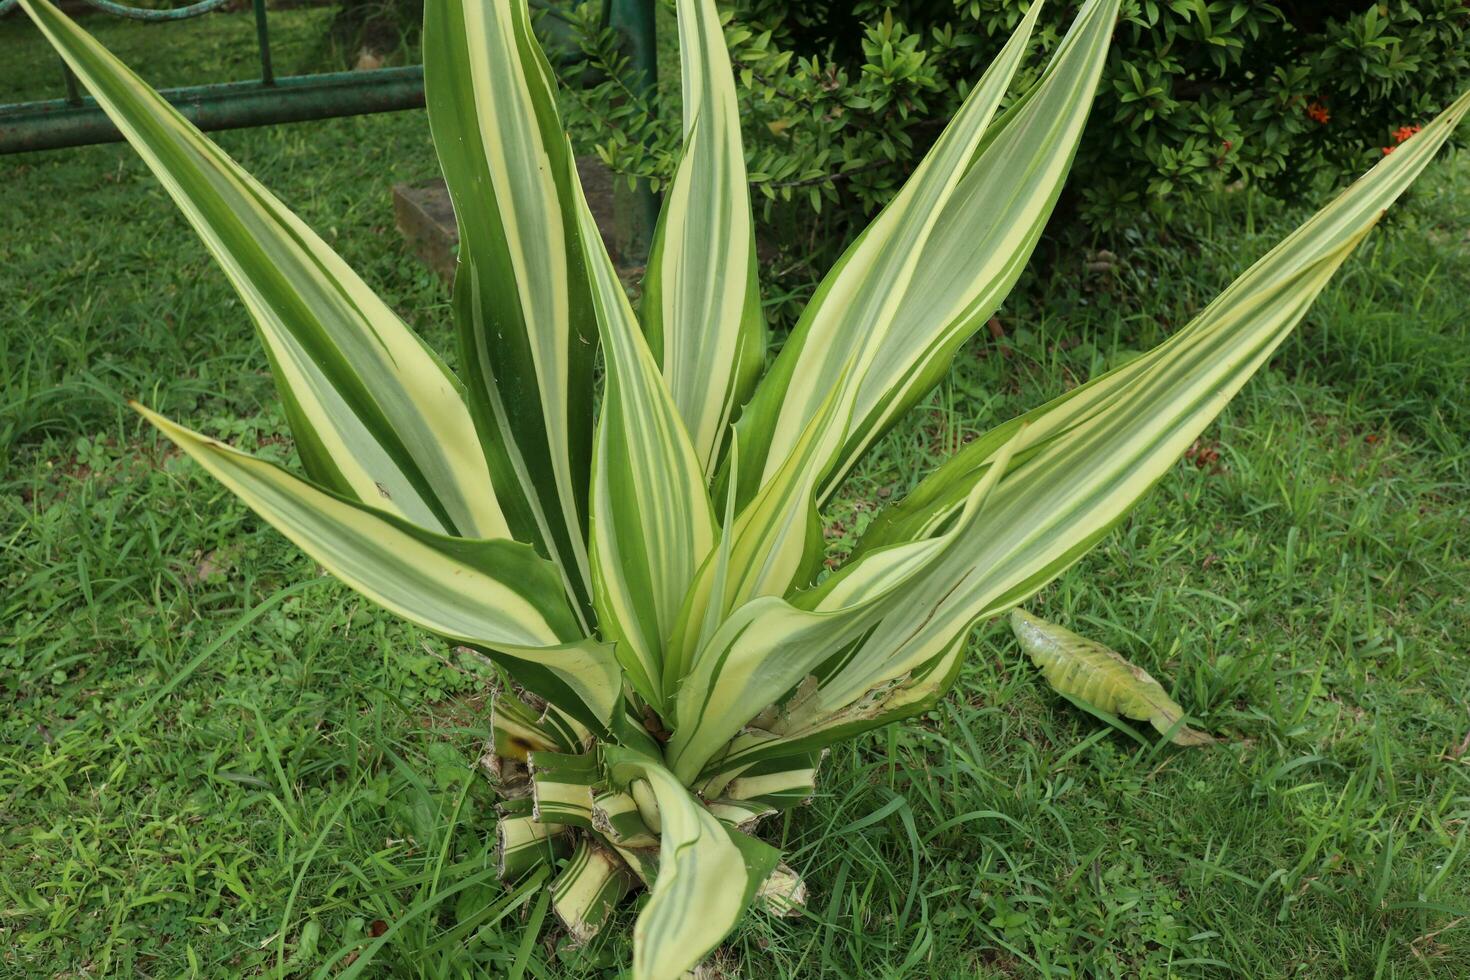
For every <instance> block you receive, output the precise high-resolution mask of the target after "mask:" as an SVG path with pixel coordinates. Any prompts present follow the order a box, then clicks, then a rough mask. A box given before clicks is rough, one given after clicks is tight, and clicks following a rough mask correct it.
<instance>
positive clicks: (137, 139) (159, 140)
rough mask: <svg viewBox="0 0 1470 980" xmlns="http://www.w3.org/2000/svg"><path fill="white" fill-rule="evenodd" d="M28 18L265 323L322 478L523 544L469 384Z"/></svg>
mask: <svg viewBox="0 0 1470 980" xmlns="http://www.w3.org/2000/svg"><path fill="white" fill-rule="evenodd" d="M23 6H24V8H25V11H26V13H27V14H29V15H30V17H31V19H32V20H34V21H35V22H36V25H37V26H38V27H40V29H41V31H42V32H43V33H44V34H45V35H46V38H47V39H48V40H49V41H50V42H51V44H52V45H53V46H54V47H55V48H56V50H57V51H58V52H59V53H60V54H61V56H62V58H63V59H65V61H66V63H67V65H68V66H69V67H70V68H71V70H72V71H73V72H74V73H75V74H76V76H77V78H78V79H79V80H80V81H81V82H82V84H83V85H84V86H86V88H87V90H88V91H89V92H90V93H91V94H92V95H93V96H94V97H95V98H96V99H97V103H98V105H100V106H101V107H102V109H103V110H104V111H105V112H106V113H107V114H108V116H109V117H110V118H111V119H112V121H113V122H114V123H115V124H116V125H117V127H118V129H119V130H120V131H121V132H122V134H123V136H124V137H125V138H126V139H127V140H128V142H129V143H131V144H132V146H133V148H134V149H135V150H136V151H137V152H138V154H139V155H140V156H141V157H142V158H143V160H144V162H146V163H147V164H148V166H149V168H150V169H151V170H152V171H153V172H154V174H155V175H156V176H157V177H158V179H159V181H160V182H161V183H162V184H163V186H164V188H165V189H166V190H167V191H168V193H169V196H170V197H172V198H173V200H174V203H175V204H177V205H178V207H179V209H180V211H182V212H183V214H184V217H185V218H187V219H188V221H189V223H190V224H191V225H192V226H193V228H194V230H195V231H196V232H198V234H199V236H200V238H201V239H202V240H203V241H204V244H205V246H206V247H207V248H208V249H209V251H210V253H211V254H213V255H214V257H215V259H216V260H217V261H218V262H219V264H220V266H221V267H222V268H223V269H224V271H225V274H226V275H227V276H228V277H229V280H230V282H231V284H232V285H233V286H234V287H235V289H236V291H237V292H238V293H239V295H240V298H241V300H242V301H243V303H244V305H245V308H246V310H247V311H249V313H250V315H251V317H252V319H253V320H254V322H255V325H256V328H257V330H258V333H259V336H260V338H261V340H262V342H263V343H264V346H265V349H266V353H267V355H268V356H269V358H270V364H271V369H272V372H273V373H274V375H275V378H276V383H277V386H278V388H279V390H280V393H281V398H282V400H283V401H284V403H285V408H286V415H287V419H288V420H289V422H290V424H291V430H292V433H293V435H294V436H295V438H296V445H297V449H298V451H299V453H300V455H301V459H302V462H303V463H304V464H305V466H306V468H307V471H308V472H309V473H310V474H311V476H312V477H313V479H315V480H316V481H317V482H319V483H321V484H322V485H324V486H328V487H331V488H332V489H333V490H335V491H337V492H338V493H341V494H344V495H346V496H349V497H352V498H354V499H355V500H357V501H359V502H361V503H363V504H366V505H367V506H370V507H373V508H375V509H378V510H381V511H384V512H386V513H389V514H394V515H397V516H399V517H403V518H405V519H407V520H410V521H412V522H414V523H415V524H418V525H419V526H421V527H424V528H426V529H428V530H431V531H439V532H443V533H447V534H453V535H458V536H463V537H475V538H501V537H509V536H510V532H509V530H508V528H507V523H506V520H505V518H504V516H503V515H502V513H501V509H500V507H499V504H498V502H497V497H496V491H495V489H494V488H492V486H491V473H490V468H489V464H488V463H487V461H486V458H485V456H484V454H483V453H482V452H481V449H480V440H479V438H478V437H477V434H476V429H475V426H474V423H473V422H472V420H471V417H470V413H469V410H468V409H467V408H466V405H465V401H464V395H463V392H462V391H461V389H460V386H459V383H458V381H457V380H456V379H455V378H454V377H453V376H452V375H451V374H450V373H449V370H448V369H447V368H446V367H445V366H444V364H443V362H442V361H440V360H439V358H438V357H437V356H436V355H435V354H434V353H433V352H432V351H430V350H429V348H428V347H427V346H426V345H425V344H424V343H423V342H422V341H421V340H420V339H419V338H418V336H417V335H416V334H414V333H413V331H411V330H410V329H409V328H408V327H407V326H406V325H404V323H403V322H402V320H400V319H399V318H398V316H397V314H395V313H394V312H393V310H392V309H391V308H389V306H388V305H387V304H386V303H384V302H383V301H382V300H381V299H379V298H378V296H377V295H376V294H375V293H374V292H373V291H372V290H371V289H370V288H369V287H368V286H367V284H366V283H364V282H363V281H362V280H361V279H360V278H359V277H358V276H357V275H356V274H355V273H354V272H353V271H352V270H351V269H350V268H348V266H347V265H346V263H344V262H343V261H342V260H341V258H339V257H338V256H337V254H336V253H335V252H333V251H332V250H331V249H330V248H328V247H327V245H326V243H325V242H323V241H322V240H321V239H320V238H319V237H317V235H316V234H315V233H314V232H312V231H311V229H310V228H308V227H307V226H306V225H305V224H304V223H303V222H302V221H301V220H300V219H299V218H297V217H296V216H295V215H294V214H292V213H291V212H290V211H289V210H288V209H287V208H286V206H285V205H283V204H282V203H281V202H280V201H279V200H277V199H276V198H275V197H273V196H272V195H271V194H270V192H268V191H267V190H266V189H265V188H263V187H262V186H260V184H259V183H257V182H256V181H255V180H254V179H253V178H252V177H250V175H249V174H247V173H245V172H244V171H243V170H242V169H240V167H239V165H237V164H236V163H235V162H234V161H233V160H231V159H230V158H229V157H227V156H226V155H225V154H224V152H223V151H221V150H220V149H219V147H217V146H215V145H214V144H213V143H212V142H210V141H209V140H208V139H206V138H205V137H204V136H203V134H201V133H200V132H199V131H198V130H197V129H195V128H194V126H192V125H191V124H190V123H189V122H188V121H187V120H185V119H184V117H183V116H182V115H180V114H179V112H178V111H177V110H176V109H174V108H173V107H172V106H171V105H169V104H168V103H167V102H166V101H165V100H164V99H163V98H162V97H160V96H159V95H158V93H156V92H154V91H153V90H152V89H151V88H149V87H148V85H147V84H146V83H144V82H143V81H142V80H141V79H140V78H138V76H137V75H135V74H134V73H133V72H132V71H130V70H129V69H128V68H127V66H125V65H124V64H122V62H120V61H118V60H117V59H116V58H114V57H113V56H112V55H111V54H109V53H108V52H107V51H106V50H105V49H104V48H103V47H102V46H101V45H100V44H98V43H97V42H96V41H95V40H94V39H93V38H92V37H91V36H89V35H88V34H87V33H86V32H85V31H83V30H81V29H80V28H79V27H77V25H76V24H75V23H73V22H72V21H71V20H70V19H69V18H67V17H66V16H65V15H63V14H62V13H60V12H59V11H58V10H57V9H56V8H55V7H53V6H52V5H51V4H50V3H49V2H47V0H24V3H23Z"/></svg>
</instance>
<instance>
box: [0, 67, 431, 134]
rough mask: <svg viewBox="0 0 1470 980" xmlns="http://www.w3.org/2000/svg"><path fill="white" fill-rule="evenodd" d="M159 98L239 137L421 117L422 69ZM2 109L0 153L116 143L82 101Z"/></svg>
mask: <svg viewBox="0 0 1470 980" xmlns="http://www.w3.org/2000/svg"><path fill="white" fill-rule="evenodd" d="M160 94H162V95H163V97H164V98H166V99H168V101H169V102H171V103H173V105H174V107H175V108H177V109H178V110H179V111H180V112H181V113H183V114H184V117H185V118H186V119H188V120H189V121H190V122H192V123H193V124H194V125H196V126H198V127H199V128H200V129H203V130H215V129H239V128H241V127H244V126H265V125H270V124H273V123H286V122H303V121H305V120H308V119H328V118H331V117H333V116H353V115H358V114H361V113H369V112H393V111H396V110H399V109H421V108H423V105H424V69H423V67H422V66H420V65H414V66H412V67H408V68H380V69H377V70H375V71H342V72H332V73H329V74H322V75H293V76H287V77H285V78H277V79H275V80H274V83H273V84H271V85H269V86H265V85H262V84H261V83H260V82H258V81H252V82H229V83H226V84H223V85H198V86H192V87H190V88H177V89H168V90H165V91H164V92H162V93H160ZM7 109H11V107H8V106H0V153H20V152H24V151H27V150H53V149H58V148H60V147H64V146H85V145H87V144H90V143H116V142H118V141H120V140H121V139H122V134H121V133H119V132H118V131H117V127H115V126H114V125H113V124H112V122H111V120H109V119H108V118H107V116H106V115H105V114H103V112H102V110H101V109H99V108H97V103H96V102H95V101H94V100H92V99H90V98H88V99H85V100H83V102H82V104H81V105H73V104H71V103H69V102H67V101H66V100H65V99H55V100H53V101H50V102H33V103H28V104H26V105H22V106H17V107H15V108H14V109H11V111H7Z"/></svg>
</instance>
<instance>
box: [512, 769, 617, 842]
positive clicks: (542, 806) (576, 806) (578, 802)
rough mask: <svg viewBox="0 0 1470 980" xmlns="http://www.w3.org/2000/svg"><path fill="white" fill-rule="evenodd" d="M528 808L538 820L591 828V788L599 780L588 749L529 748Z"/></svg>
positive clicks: (585, 828)
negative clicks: (549, 750)
mask: <svg viewBox="0 0 1470 980" xmlns="http://www.w3.org/2000/svg"><path fill="white" fill-rule="evenodd" d="M527 761H528V763H529V765H530V770H531V803H532V806H533V807H534V809H533V810H532V812H533V813H534V814H535V815H536V819H537V820H539V821H541V822H542V823H560V824H566V825H567V826H569V827H580V828H582V829H583V830H591V829H592V790H593V787H594V786H595V785H596V784H597V783H598V782H599V780H600V775H601V774H600V773H599V771H598V767H597V759H596V757H594V756H593V755H592V753H590V752H584V753H581V754H578V755H570V754H567V753H562V752H532V753H531V755H530V758H529V759H528V760H527Z"/></svg>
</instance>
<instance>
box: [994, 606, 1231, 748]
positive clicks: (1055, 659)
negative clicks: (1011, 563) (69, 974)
mask: <svg viewBox="0 0 1470 980" xmlns="http://www.w3.org/2000/svg"><path fill="white" fill-rule="evenodd" d="M1011 631H1012V632H1013V633H1015V634H1016V639H1017V640H1019V641H1020V643H1021V649H1023V650H1025V651H1026V655H1027V656H1028V657H1030V658H1031V662H1032V663H1034V664H1035V665H1036V666H1038V667H1040V668H1041V672H1042V674H1043V675H1045V677H1046V682H1047V683H1048V684H1050V685H1051V686H1052V688H1053V689H1054V690H1056V691H1058V692H1059V693H1061V694H1065V695H1067V696H1068V697H1073V698H1077V699H1078V700H1080V701H1085V702H1086V703H1088V704H1090V705H1092V706H1093V707H1094V708H1097V709H1098V710H1099V711H1106V712H1108V713H1110V714H1117V715H1122V716H1123V717H1124V718H1132V719H1133V720H1135V721H1146V722H1148V723H1149V724H1151V725H1153V726H1154V727H1155V728H1157V729H1158V730H1159V731H1161V732H1163V733H1164V734H1166V735H1169V736H1170V740H1171V741H1173V743H1174V744H1175V745H1213V744H1215V741H1216V739H1215V738H1214V737H1213V736H1211V735H1208V734H1206V733H1205V732H1201V731H1197V730H1195V729H1193V728H1190V727H1189V726H1188V725H1185V724H1183V723H1182V722H1183V719H1184V709H1183V708H1181V707H1180V706H1179V704H1178V703H1177V702H1175V701H1174V700H1173V699H1172V698H1170V697H1169V695H1168V693H1167V692H1166V691H1165V690H1164V687H1163V685H1162V684H1160V683H1159V682H1158V681H1156V680H1154V679H1153V677H1152V676H1151V675H1150V674H1149V672H1148V671H1146V670H1144V669H1143V668H1142V667H1139V666H1136V665H1135V664H1131V663H1129V662H1128V661H1127V660H1125V659H1124V658H1123V657H1122V656H1120V655H1119V654H1118V653H1117V652H1115V651H1113V650H1110V649H1108V648H1107V647H1105V646H1103V645H1102V644H1101V643H1096V642H1094V641H1092V640H1089V639H1087V638H1086V637H1082V636H1078V635H1077V634H1076V633H1073V632H1072V631H1071V630H1068V629H1063V628H1062V627H1060V626H1058V625H1057V624H1056V623H1049V622H1047V621H1046V620H1044V619H1041V618H1039V617H1037V616H1033V615H1031V614H1030V613H1028V612H1026V610H1024V609H1021V608H1019V607H1018V608H1016V609H1012V610H1011Z"/></svg>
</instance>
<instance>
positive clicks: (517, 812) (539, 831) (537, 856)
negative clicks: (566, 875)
mask: <svg viewBox="0 0 1470 980" xmlns="http://www.w3.org/2000/svg"><path fill="white" fill-rule="evenodd" d="M496 812H497V814H498V816H499V819H498V820H497V821H496V824H495V876H496V877H497V878H499V879H500V880H501V881H503V882H505V883H506V884H513V883H514V882H517V881H519V880H520V879H522V878H524V877H525V876H526V875H528V874H530V873H531V872H532V871H535V870H536V869H537V868H539V867H540V866H541V865H543V864H548V865H549V864H554V863H555V862H556V861H557V860H558V859H560V858H563V857H566V856H567V855H568V854H570V853H571V851H572V846H573V843H572V841H573V838H572V831H571V828H569V827H566V826H563V825H561V824H548V823H541V822H540V821H538V820H537V819H536V817H535V815H534V814H533V813H532V812H531V800H530V798H529V797H525V798H522V799H515V800H504V801H502V802H501V803H500V804H499V805H498V806H497V807H496Z"/></svg>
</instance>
